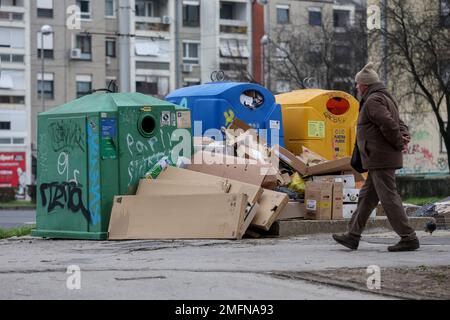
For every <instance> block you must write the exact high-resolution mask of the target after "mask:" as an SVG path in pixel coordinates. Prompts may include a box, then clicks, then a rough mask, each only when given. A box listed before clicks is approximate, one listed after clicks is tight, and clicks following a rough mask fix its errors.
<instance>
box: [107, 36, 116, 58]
mask: <svg viewBox="0 0 450 320" xmlns="http://www.w3.org/2000/svg"><path fill="white" fill-rule="evenodd" d="M106 56H107V57H111V58H115V57H116V40H115V39H106Z"/></svg>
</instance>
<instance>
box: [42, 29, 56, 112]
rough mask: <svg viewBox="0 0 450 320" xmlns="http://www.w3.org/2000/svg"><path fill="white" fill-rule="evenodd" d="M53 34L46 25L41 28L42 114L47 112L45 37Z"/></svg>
mask: <svg viewBox="0 0 450 320" xmlns="http://www.w3.org/2000/svg"><path fill="white" fill-rule="evenodd" d="M52 33H53V29H52V27H51V26H49V25H44V26H42V28H41V101H42V112H44V111H45V99H44V72H45V65H44V36H47V35H49V34H52Z"/></svg>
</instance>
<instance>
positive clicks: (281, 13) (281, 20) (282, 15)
mask: <svg viewBox="0 0 450 320" xmlns="http://www.w3.org/2000/svg"><path fill="white" fill-rule="evenodd" d="M277 23H278V24H288V23H289V6H288V5H278V6H277Z"/></svg>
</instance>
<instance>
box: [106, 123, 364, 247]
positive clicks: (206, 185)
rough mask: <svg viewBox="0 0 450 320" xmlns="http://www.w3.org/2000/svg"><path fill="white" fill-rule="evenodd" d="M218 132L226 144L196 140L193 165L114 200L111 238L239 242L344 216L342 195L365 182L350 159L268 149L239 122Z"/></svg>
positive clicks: (169, 169)
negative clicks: (281, 225) (283, 226)
mask: <svg viewBox="0 0 450 320" xmlns="http://www.w3.org/2000/svg"><path fill="white" fill-rule="evenodd" d="M223 132H224V134H225V136H226V138H227V139H226V140H225V141H213V140H211V139H206V138H202V139H196V140H194V145H195V146H194V150H195V151H196V152H195V153H194V155H193V157H192V164H189V165H187V166H186V167H184V168H177V167H171V166H169V167H167V168H166V169H165V170H163V171H162V172H161V173H160V174H159V176H158V177H157V178H156V179H154V180H147V179H143V180H141V181H140V184H139V187H138V190H137V192H136V194H135V195H130V196H117V197H115V198H114V204H113V209H112V213H111V220H110V225H109V239H111V240H130V239H241V238H242V237H243V236H244V235H245V234H251V235H253V236H254V235H255V233H254V232H255V231H258V230H262V231H268V230H269V229H270V228H271V226H272V224H273V223H274V222H275V221H277V220H280V219H291V218H304V219H314V220H317V219H321V220H322V219H325V220H330V219H342V218H345V217H347V216H348V213H347V211H348V210H350V209H347V207H346V206H347V204H344V199H346V200H348V199H350V198H352V199H353V197H350V195H349V196H347V195H346V196H345V197H344V194H346V193H348V194H350V193H352V195H353V194H356V193H357V191H355V190H356V188H357V186H358V185H361V184H362V183H363V181H364V177H363V176H362V175H360V174H358V173H356V172H354V171H353V170H352V168H351V166H350V158H345V159H340V160H336V161H326V160H325V159H323V158H320V156H318V155H316V154H314V153H313V152H311V151H309V150H308V149H304V151H303V153H302V154H301V155H298V156H296V155H294V154H292V153H291V152H289V151H288V150H286V149H285V148H282V147H280V146H278V145H276V146H274V147H272V148H270V147H268V146H267V143H266V142H265V140H264V139H263V138H261V137H259V136H258V135H257V134H256V131H255V130H252V129H251V128H250V127H249V126H248V125H247V124H245V123H243V122H242V121H240V120H238V119H236V120H235V121H234V122H233V123H232V124H231V125H230V126H229V128H227V129H224V130H223ZM216 160H219V161H216ZM336 174H339V175H340V176H330V175H336ZM351 201H352V202H354V201H355V200H351ZM348 212H350V211H348Z"/></svg>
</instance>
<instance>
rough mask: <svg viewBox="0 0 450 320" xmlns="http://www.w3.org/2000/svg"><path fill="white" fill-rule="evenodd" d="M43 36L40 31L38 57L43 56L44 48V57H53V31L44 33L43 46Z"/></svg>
mask: <svg viewBox="0 0 450 320" xmlns="http://www.w3.org/2000/svg"><path fill="white" fill-rule="evenodd" d="M41 42H42V36H41V33H40V32H38V35H37V51H38V52H37V54H38V58H39V59H40V58H41V55H42V49H44V58H46V59H53V33H50V34H47V35H44V46H43V47H42V43H41Z"/></svg>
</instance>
